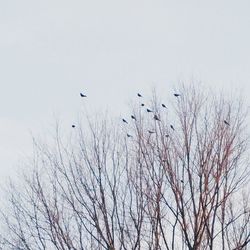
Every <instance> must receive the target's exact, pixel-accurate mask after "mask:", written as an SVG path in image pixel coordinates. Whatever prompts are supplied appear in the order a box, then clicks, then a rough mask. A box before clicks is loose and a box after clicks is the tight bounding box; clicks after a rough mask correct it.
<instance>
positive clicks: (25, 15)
mask: <svg viewBox="0 0 250 250" xmlns="http://www.w3.org/2000/svg"><path fill="white" fill-rule="evenodd" d="M249 11H250V1H249V0H238V1H236V0H216V1H215V0H210V1H198V0H197V1H195V0H188V1H186V0H183V1H178V0H174V1H173V0H171V1H170V0H152V1H148V0H126V1H119V0H112V1H111V0H105V1H103V0H88V1H86V0H81V1H80V0H72V1H66V0H43V1H34V0H22V1H20V0H8V1H4V0H2V1H0V34H1V39H0V72H1V73H0V90H1V91H0V119H1V120H0V163H1V164H0V168H1V174H2V176H5V175H8V174H10V173H11V172H12V171H13V170H14V169H16V166H17V165H18V162H19V161H20V160H21V159H23V157H24V156H25V155H29V154H30V153H31V149H32V146H31V137H30V132H32V133H34V134H39V133H41V132H42V131H43V132H42V133H44V131H45V130H46V129H50V128H52V125H53V124H54V114H55V115H56V116H57V115H58V116H59V117H60V119H61V120H62V122H63V123H65V124H68V125H69V131H70V125H71V122H72V121H74V120H75V119H76V118H77V114H78V113H79V110H80V109H81V105H82V103H81V102H82V101H83V100H82V99H80V98H79V92H80V91H86V94H87V95H88V100H86V101H87V103H88V105H89V106H90V108H94V109H103V108H106V107H109V108H110V109H111V110H112V112H113V111H114V113H116V114H118V115H119V114H120V112H121V110H124V107H125V106H126V105H127V104H126V103H127V102H128V101H129V100H130V99H131V98H133V97H134V96H135V94H136V93H137V92H138V91H141V92H142V93H143V94H144V95H149V91H150V89H151V87H152V86H153V85H155V86H156V87H157V88H158V89H159V90H160V91H161V93H162V95H164V94H166V98H167V97H168V96H169V95H170V94H172V92H171V91H172V87H173V85H174V84H175V83H177V82H178V81H179V80H188V79H191V78H192V77H194V78H195V79H197V80H200V81H202V82H203V83H204V84H205V85H207V86H212V87H215V88H221V87H223V88H225V89H229V88H240V89H242V90H244V93H246V97H247V95H248V91H249V90H250V84H249V83H250V31H249V27H250V15H249V13H250V12H249ZM84 101H85V100H84ZM66 127H67V126H66ZM66 133H67V131H66Z"/></svg>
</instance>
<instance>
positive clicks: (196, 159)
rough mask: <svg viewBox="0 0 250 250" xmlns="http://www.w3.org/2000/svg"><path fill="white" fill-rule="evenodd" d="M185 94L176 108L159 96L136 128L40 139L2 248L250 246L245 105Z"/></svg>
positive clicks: (137, 113) (13, 202)
mask: <svg viewBox="0 0 250 250" xmlns="http://www.w3.org/2000/svg"><path fill="white" fill-rule="evenodd" d="M179 92H180V96H176V97H173V99H174V100H173V102H172V103H173V104H172V105H171V103H168V105H166V106H167V107H168V108H166V106H165V107H163V106H161V102H160V101H159V98H157V95H155V94H154V95H153V97H152V100H151V102H150V106H149V107H146V106H141V105H140V103H138V105H137V104H135V106H134V109H133V115H134V118H136V119H132V120H131V121H130V122H129V124H127V123H126V124H125V123H124V124H117V125H114V124H115V122H109V121H108V119H107V118H105V119H103V120H102V119H101V118H99V119H97V120H95V121H93V120H92V121H90V120H88V124H89V126H88V128H87V129H86V128H84V126H80V125H79V126H77V127H76V128H75V129H74V132H75V135H74V136H73V137H72V138H71V139H69V140H68V141H66V142H65V140H63V139H62V133H61V132H60V129H59V128H58V129H57V133H56V138H55V141H54V144H53V145H48V144H45V145H43V144H42V143H37V142H35V149H36V151H35V153H34V160H33V161H32V164H31V165H32V171H31V174H30V173H28V174H26V175H25V178H24V185H23V186H22V187H21V188H20V187H17V185H10V188H9V191H8V195H9V206H8V211H5V212H2V215H3V221H2V224H3V227H5V233H3V235H2V236H1V241H2V248H3V249H32V250H33V249H58V250H59V249H60V250H61V249H63V250H64V249H65V250H66V249H69V250H70V249H75V250H76V249H77V250H78V249H81V250H83V249H109V250H116V249H124V250H130V249H152V250H158V249H190V250H191V249H192V250H196V249H235V250H236V249H249V248H250V247H249V245H250V206H249V180H250V178H249V177H250V174H249V163H248V152H249V151H248V134H247V129H246V112H245V111H244V108H243V105H242V103H241V101H240V100H226V99H225V98H224V97H223V95H220V96H219V97H218V96H215V95H211V93H208V92H205V91H204V92H202V91H201V89H199V88H197V87H190V88H187V87H185V86H182V87H181V88H180V89H179ZM146 108H150V111H153V112H147V111H146ZM121 125H122V126H121ZM127 134H129V135H131V136H129V137H128V136H127Z"/></svg>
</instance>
